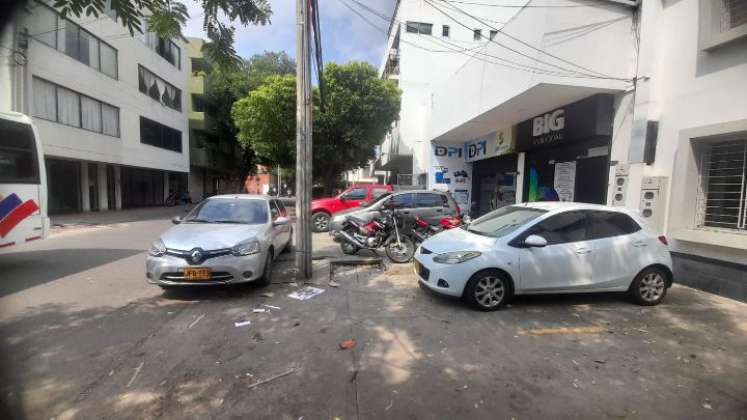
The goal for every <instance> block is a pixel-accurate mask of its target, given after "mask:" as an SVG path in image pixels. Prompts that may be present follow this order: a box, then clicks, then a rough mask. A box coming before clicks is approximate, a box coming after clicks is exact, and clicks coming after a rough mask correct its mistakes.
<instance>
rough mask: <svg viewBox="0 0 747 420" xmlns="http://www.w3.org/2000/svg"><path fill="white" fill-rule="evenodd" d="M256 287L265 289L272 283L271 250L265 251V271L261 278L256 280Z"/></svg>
mask: <svg viewBox="0 0 747 420" xmlns="http://www.w3.org/2000/svg"><path fill="white" fill-rule="evenodd" d="M256 283H257V286H259V287H267V286H269V285H270V284H271V283H272V250H269V251H267V259H266V260H265V271H264V272H263V273H262V277H260V279H259V280H257V282H256Z"/></svg>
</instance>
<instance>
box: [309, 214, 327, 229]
mask: <svg viewBox="0 0 747 420" xmlns="http://www.w3.org/2000/svg"><path fill="white" fill-rule="evenodd" d="M329 219H330V216H329V214H327V213H324V212H319V213H314V215H313V216H311V230H313V231H314V232H317V233H319V232H327V231H328V230H329Z"/></svg>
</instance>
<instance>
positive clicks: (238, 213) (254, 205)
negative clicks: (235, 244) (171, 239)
mask: <svg viewBox="0 0 747 420" xmlns="http://www.w3.org/2000/svg"><path fill="white" fill-rule="evenodd" d="M267 217H268V216H267V203H266V202H265V201H264V200H253V199H245V198H211V199H209V200H205V201H203V202H202V203H200V204H198V205H197V207H195V208H194V210H192V211H191V212H190V213H189V214H188V215H187V217H185V218H184V221H185V222H187V223H241V224H250V225H256V224H262V223H267Z"/></svg>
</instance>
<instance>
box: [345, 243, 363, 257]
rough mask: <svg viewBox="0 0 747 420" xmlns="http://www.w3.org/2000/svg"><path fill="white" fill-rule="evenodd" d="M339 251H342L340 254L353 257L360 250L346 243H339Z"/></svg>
mask: <svg viewBox="0 0 747 420" xmlns="http://www.w3.org/2000/svg"><path fill="white" fill-rule="evenodd" d="M340 249H342V253H343V254H345V255H355V254H357V253H358V250H360V248H358V247H357V246H355V245H354V244H351V243H350V242H348V241H343V242H340Z"/></svg>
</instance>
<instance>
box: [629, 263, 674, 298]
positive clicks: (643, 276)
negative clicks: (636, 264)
mask: <svg viewBox="0 0 747 420" xmlns="http://www.w3.org/2000/svg"><path fill="white" fill-rule="evenodd" d="M667 277H668V274H667V272H666V271H664V270H662V269H661V268H658V267H649V268H647V269H645V270H643V271H641V272H640V273H639V274H638V275H637V276H636V278H635V279H634V280H633V283H631V284H630V289H628V293H630V296H631V297H632V298H633V301H634V302H635V303H637V304H639V305H643V306H654V305H658V304H659V303H661V301H662V299H664V296H666V295H667Z"/></svg>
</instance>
